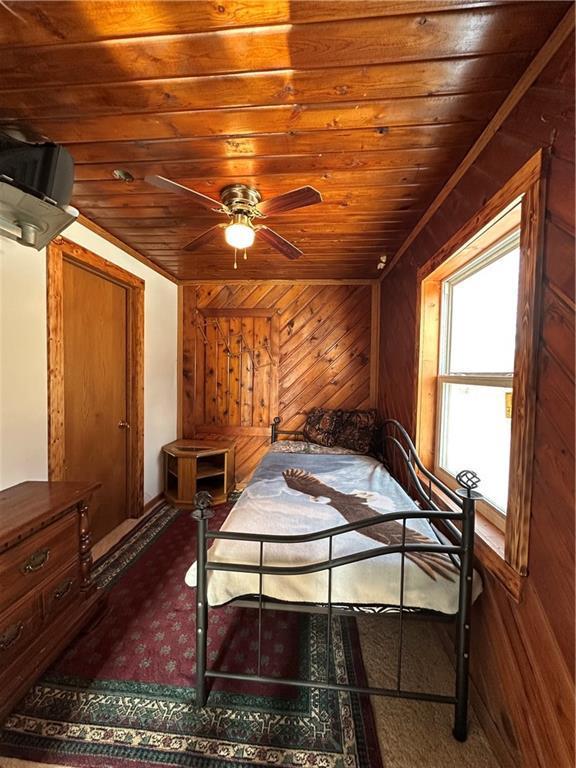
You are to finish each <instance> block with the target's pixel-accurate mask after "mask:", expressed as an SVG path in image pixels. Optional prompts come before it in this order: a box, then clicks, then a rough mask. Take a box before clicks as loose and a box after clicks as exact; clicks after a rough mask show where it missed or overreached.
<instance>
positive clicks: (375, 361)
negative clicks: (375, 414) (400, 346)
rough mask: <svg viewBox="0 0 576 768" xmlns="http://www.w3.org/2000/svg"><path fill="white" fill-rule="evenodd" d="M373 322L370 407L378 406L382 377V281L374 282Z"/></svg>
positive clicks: (371, 329) (371, 333) (371, 328)
mask: <svg viewBox="0 0 576 768" xmlns="http://www.w3.org/2000/svg"><path fill="white" fill-rule="evenodd" d="M371 310H372V323H371V326H370V407H371V408H377V407H378V380H379V377H380V331H381V329H380V282H379V281H378V280H374V282H373V283H372V307H371Z"/></svg>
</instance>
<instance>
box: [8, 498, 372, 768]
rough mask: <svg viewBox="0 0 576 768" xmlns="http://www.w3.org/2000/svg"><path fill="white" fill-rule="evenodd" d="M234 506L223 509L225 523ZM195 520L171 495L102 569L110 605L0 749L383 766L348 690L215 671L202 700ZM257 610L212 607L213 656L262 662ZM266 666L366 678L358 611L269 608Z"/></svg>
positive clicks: (134, 762) (46, 754) (101, 758)
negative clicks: (226, 677) (329, 614)
mask: <svg viewBox="0 0 576 768" xmlns="http://www.w3.org/2000/svg"><path fill="white" fill-rule="evenodd" d="M229 509H230V506H229V505H223V506H221V507H219V508H217V509H216V517H215V518H213V519H212V521H211V527H216V526H219V525H221V524H222V522H223V520H224V519H225V517H226V515H227V514H228V511H229ZM195 551H196V524H195V522H194V521H193V520H192V518H191V517H190V514H189V513H185V512H182V513H177V512H176V511H175V510H173V509H171V508H170V507H165V508H164V509H162V510H160V512H159V513H157V514H156V515H154V516H153V517H152V518H151V519H150V520H149V521H148V522H147V523H146V524H145V525H144V526H143V527H142V528H140V529H138V531H137V532H136V533H135V535H134V536H133V537H131V538H130V540H128V541H127V542H125V543H124V544H123V545H122V546H120V547H119V548H118V549H117V550H115V552H114V553H113V554H112V556H111V557H109V558H107V559H106V561H105V562H104V563H102V564H99V566H98V568H97V569H96V577H97V580H98V584H99V586H100V588H106V589H109V590H110V593H109V603H108V608H107V611H106V613H105V614H104V616H103V617H102V618H100V620H99V621H98V622H95V623H94V624H93V625H92V626H90V627H88V629H87V630H86V631H85V632H84V633H83V634H82V635H81V636H79V637H78V638H76V640H75V641H74V642H73V643H72V644H71V645H70V646H69V647H68V649H67V650H66V651H65V653H64V654H63V655H62V656H61V657H60V658H59V659H58V661H57V662H56V663H55V664H54V665H53V666H52V668H51V669H50V670H49V671H48V672H47V674H45V675H44V677H43V678H42V679H41V680H40V682H39V683H38V684H37V685H35V686H34V687H33V688H32V689H31V690H30V692H29V693H28V695H27V696H26V697H25V698H24V699H23V701H21V702H20V704H19V705H18V706H17V707H16V709H15V711H14V712H13V713H12V714H11V716H10V717H9V718H8V720H7V722H6V723H5V726H4V730H3V731H2V732H1V733H0V755H4V756H12V757H19V758H24V759H28V760H36V761H38V762H45V763H57V764H60V765H70V766H89V767H90V768H129V767H131V768H141V767H143V766H156V765H158V766H161V765H166V766H173V765H175V766H190V768H228V767H230V768H232V766H235V767H236V768H237V766H240V765H243V766H248V765H276V766H299V767H300V768H302V767H306V766H314V767H315V768H381V760H380V753H379V748H378V741H377V738H376V733H375V726H374V720H373V714H372V708H371V706H370V702H369V700H368V699H367V698H366V697H360V696H356V695H352V694H348V693H344V692H334V691H325V690H322V689H316V688H310V689H302V688H288V687H286V686H280V685H275V686H274V685H262V684H255V683H250V684H245V683H243V684H241V683H239V682H234V683H233V682H231V681H216V682H215V683H214V684H213V686H212V688H211V690H210V694H209V697H208V703H207V706H206V707H204V708H202V709H199V708H197V707H196V706H195V704H194V688H193V686H194V666H195V647H194V638H195V616H194V598H195V592H194V590H191V589H189V588H188V587H186V585H185V584H184V574H185V572H186V570H187V568H188V567H189V565H190V563H191V562H193V560H194V559H195ZM257 614H258V612H257V611H256V610H252V609H245V608H237V607H232V606H227V607H225V608H219V609H216V610H212V611H210V626H209V636H208V651H209V664H210V666H212V667H215V668H221V669H227V670H230V671H247V672H250V671H251V672H255V670H256V659H257V646H258V622H257ZM264 616H265V623H264V625H263V631H262V639H263V646H262V673H263V674H265V675H272V676H282V677H286V676H289V677H295V676H298V677H302V678H309V679H318V680H320V679H324V676H325V675H326V670H327V669H328V670H329V674H330V676H331V679H337V680H339V681H348V682H350V683H357V684H359V685H363V684H365V676H364V668H363V664H362V658H361V653H360V643H359V638H358V634H357V631H356V623H355V621H354V619H351V618H346V619H341V618H335V619H334V624H333V632H332V648H331V649H330V650H329V649H328V648H327V644H326V641H327V632H326V619H325V617H322V616H318V615H307V614H299V613H288V612H283V611H265V612H264Z"/></svg>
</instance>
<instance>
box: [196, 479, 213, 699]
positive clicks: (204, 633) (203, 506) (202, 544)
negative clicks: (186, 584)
mask: <svg viewBox="0 0 576 768" xmlns="http://www.w3.org/2000/svg"><path fill="white" fill-rule="evenodd" d="M198 496H199V494H197V498H196V502H197V505H196V509H195V510H194V512H193V513H192V517H193V518H194V519H195V520H196V522H197V523H198V529H197V536H198V541H197V557H196V569H197V573H196V582H197V588H196V706H198V707H203V706H205V704H206V698H207V693H206V654H207V648H208V599H207V592H208V589H207V579H206V575H207V574H206V559H207V554H206V553H207V546H206V532H207V530H208V525H207V521H208V519H209V518H210V517H212V514H213V513H212V511H211V509H210V507H209V504H210V500H209V499H208V500H206V499H204V498H203V499H198Z"/></svg>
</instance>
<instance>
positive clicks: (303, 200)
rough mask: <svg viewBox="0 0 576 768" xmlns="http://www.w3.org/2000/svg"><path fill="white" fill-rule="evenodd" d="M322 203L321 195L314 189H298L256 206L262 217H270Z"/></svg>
mask: <svg viewBox="0 0 576 768" xmlns="http://www.w3.org/2000/svg"><path fill="white" fill-rule="evenodd" d="M321 202H322V195H321V194H320V192H318V190H317V189H314V187H299V188H298V189H293V190H292V191H291V192H285V193H284V194H283V195H278V196H277V197H271V198H270V200H263V201H262V202H261V203H258V205H257V206H256V208H257V210H258V211H260V213H261V214H262V215H264V216H272V214H274V213H285V212H286V211H292V210H293V209H294V208H304V207H306V206H307V205H316V203H321Z"/></svg>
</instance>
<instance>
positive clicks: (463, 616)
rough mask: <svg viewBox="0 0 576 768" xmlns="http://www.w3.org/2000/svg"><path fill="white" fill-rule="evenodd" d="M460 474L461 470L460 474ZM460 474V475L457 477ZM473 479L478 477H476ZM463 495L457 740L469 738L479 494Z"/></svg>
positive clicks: (462, 492)
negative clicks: (472, 616) (476, 504)
mask: <svg viewBox="0 0 576 768" xmlns="http://www.w3.org/2000/svg"><path fill="white" fill-rule="evenodd" d="M461 474H462V473H461ZM459 477H460V476H459ZM474 477H475V480H476V481H477V480H478V478H477V477H476V476H474ZM456 493H457V494H458V495H459V496H461V497H462V512H463V521H462V549H463V552H462V559H461V563H460V594H459V611H458V627H457V635H456V691H455V695H456V705H455V708H454V729H453V731H452V733H453V735H454V738H455V739H457V741H466V738H467V737H468V695H469V673H470V615H471V609H472V579H473V565H474V563H473V557H472V553H473V551H474V507H475V501H476V499H478V498H480V494H478V493H475V492H474V491H473V490H472V489H471V488H470V487H465V488H462V489H458V490H457V491H456Z"/></svg>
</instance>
